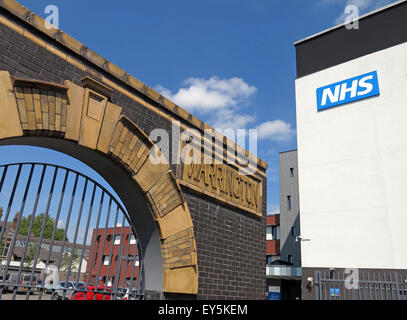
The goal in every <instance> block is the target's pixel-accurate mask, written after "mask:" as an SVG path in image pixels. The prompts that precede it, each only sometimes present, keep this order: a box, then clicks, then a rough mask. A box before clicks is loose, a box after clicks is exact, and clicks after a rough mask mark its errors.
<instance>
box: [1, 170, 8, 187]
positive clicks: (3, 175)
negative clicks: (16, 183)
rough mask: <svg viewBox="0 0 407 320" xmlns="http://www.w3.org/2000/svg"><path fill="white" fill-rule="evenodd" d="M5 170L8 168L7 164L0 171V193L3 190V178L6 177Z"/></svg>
mask: <svg viewBox="0 0 407 320" xmlns="http://www.w3.org/2000/svg"><path fill="white" fill-rule="evenodd" d="M7 170H8V165H6V166H4V169H3V171H2V173H1V180H0V194H1V192H2V191H3V185H4V180H5V179H6V175H7Z"/></svg>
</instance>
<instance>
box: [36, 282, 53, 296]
mask: <svg viewBox="0 0 407 320" xmlns="http://www.w3.org/2000/svg"><path fill="white" fill-rule="evenodd" d="M55 289H57V285H56V284H55V285H54V283H53V282H52V281H51V282H49V283H44V282H43V281H42V280H38V281H37V290H38V291H42V292H44V293H53V292H54V291H55Z"/></svg>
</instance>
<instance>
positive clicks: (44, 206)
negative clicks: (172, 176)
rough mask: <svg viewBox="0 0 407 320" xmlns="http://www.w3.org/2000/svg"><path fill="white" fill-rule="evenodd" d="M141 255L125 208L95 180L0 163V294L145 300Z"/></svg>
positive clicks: (33, 165) (51, 168) (72, 173)
mask: <svg viewBox="0 0 407 320" xmlns="http://www.w3.org/2000/svg"><path fill="white" fill-rule="evenodd" d="M141 257H142V252H141V250H140V247H139V245H138V241H137V236H136V232H135V230H134V227H133V226H132V224H131V223H130V219H129V217H128V214H127V212H126V210H125V209H124V208H123V206H122V205H121V204H120V202H119V201H118V200H117V199H116V198H115V197H114V196H113V195H112V194H111V193H110V192H109V191H108V190H107V189H106V188H104V187H103V186H102V185H100V184H99V183H98V182H96V181H95V180H93V179H91V178H89V177H87V176H85V175H83V174H82V173H79V172H77V171H75V170H72V169H69V168H65V167H62V166H58V165H52V164H44V163H18V164H8V165H3V166H0V299H12V300H15V299H26V300H29V299H38V300H41V299H47V300H54V299H72V300H83V299H87V300H91V299H96V300H117V299H124V300H130V299H137V300H139V299H143V298H144V294H143V289H142V288H143V281H142V274H143V270H142V267H143V264H142V259H141ZM21 292H23V294H24V295H23V296H22V295H21V294H19V293H21Z"/></svg>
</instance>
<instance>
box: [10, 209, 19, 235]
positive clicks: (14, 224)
mask: <svg viewBox="0 0 407 320" xmlns="http://www.w3.org/2000/svg"><path fill="white" fill-rule="evenodd" d="M20 216H21V212H17V213H16V215H15V216H14V219H13V222H12V224H11V227H12V228H13V230H14V231H15V230H16V227H17V222H18V219H19V218H20Z"/></svg>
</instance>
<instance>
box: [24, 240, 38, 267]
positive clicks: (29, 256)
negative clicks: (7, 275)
mask: <svg viewBox="0 0 407 320" xmlns="http://www.w3.org/2000/svg"><path fill="white" fill-rule="evenodd" d="M37 249H38V243H34V242H30V243H29V244H28V248H27V253H26V254H25V258H24V264H23V266H24V269H25V270H27V271H30V269H31V268H32V267H33V264H34V259H35V254H36V252H37Z"/></svg>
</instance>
